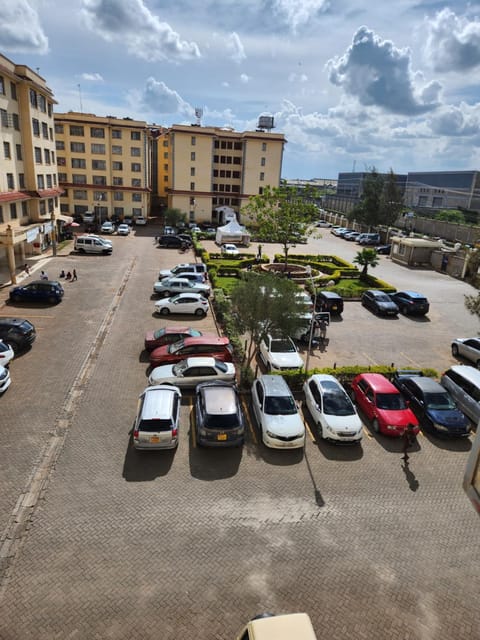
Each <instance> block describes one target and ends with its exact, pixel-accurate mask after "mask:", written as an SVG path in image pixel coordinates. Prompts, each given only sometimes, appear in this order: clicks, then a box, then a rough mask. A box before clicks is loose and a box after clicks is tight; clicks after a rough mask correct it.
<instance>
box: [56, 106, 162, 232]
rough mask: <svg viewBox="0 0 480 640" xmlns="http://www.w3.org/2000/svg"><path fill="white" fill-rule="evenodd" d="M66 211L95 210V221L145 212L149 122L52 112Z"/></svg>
mask: <svg viewBox="0 0 480 640" xmlns="http://www.w3.org/2000/svg"><path fill="white" fill-rule="evenodd" d="M54 118H55V139H56V151H57V165H58V179H59V184H60V186H61V187H63V189H64V193H63V194H62V197H61V199H60V207H61V212H62V214H64V215H69V216H74V215H77V214H79V215H83V214H85V213H86V212H93V213H94V215H95V218H96V221H97V222H98V223H100V222H102V221H105V220H107V219H111V218H114V217H116V218H117V219H119V220H123V219H125V218H133V219H134V218H136V217H137V216H144V217H148V215H149V213H150V192H151V188H150V184H151V136H150V133H149V129H148V127H147V123H146V122H143V121H140V120H132V119H131V118H115V117H113V116H106V117H100V116H96V115H93V114H89V113H77V112H69V113H55V114H54Z"/></svg>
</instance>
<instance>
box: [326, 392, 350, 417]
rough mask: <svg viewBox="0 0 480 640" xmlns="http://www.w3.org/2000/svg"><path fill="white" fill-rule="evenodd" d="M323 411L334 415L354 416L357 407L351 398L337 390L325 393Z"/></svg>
mask: <svg viewBox="0 0 480 640" xmlns="http://www.w3.org/2000/svg"><path fill="white" fill-rule="evenodd" d="M323 413H325V414H327V415H332V416H353V415H354V413H355V409H354V408H353V405H352V403H351V401H350V398H349V397H348V396H347V395H346V394H345V393H343V392H341V391H340V392H338V391H337V392H333V393H325V394H324V395H323Z"/></svg>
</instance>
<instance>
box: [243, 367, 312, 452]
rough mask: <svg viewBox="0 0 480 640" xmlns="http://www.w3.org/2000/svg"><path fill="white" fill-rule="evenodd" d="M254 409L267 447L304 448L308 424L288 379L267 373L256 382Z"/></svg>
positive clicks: (253, 399)
mask: <svg viewBox="0 0 480 640" xmlns="http://www.w3.org/2000/svg"><path fill="white" fill-rule="evenodd" d="M252 409H253V413H254V415H255V419H256V421H257V424H258V426H259V428H260V431H261V434H262V441H263V444H264V445H265V446H266V447H270V448H272V449H300V448H303V447H304V446H305V425H304V423H303V420H302V417H301V415H300V413H299V412H298V407H297V404H296V402H295V398H294V397H293V395H292V392H291V391H290V388H289V386H288V384H287V383H286V381H285V378H283V377H282V376H279V375H266V376H260V377H259V378H257V379H256V380H255V381H254V383H253V385H252Z"/></svg>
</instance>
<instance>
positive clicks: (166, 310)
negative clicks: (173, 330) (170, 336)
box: [160, 307, 170, 316]
mask: <svg viewBox="0 0 480 640" xmlns="http://www.w3.org/2000/svg"><path fill="white" fill-rule="evenodd" d="M169 313H170V310H169V309H167V307H162V309H161V310H160V315H162V316H168V314H169Z"/></svg>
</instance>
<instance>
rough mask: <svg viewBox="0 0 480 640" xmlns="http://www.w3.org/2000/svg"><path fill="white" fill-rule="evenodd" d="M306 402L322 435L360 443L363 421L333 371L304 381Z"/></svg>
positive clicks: (332, 440) (315, 375)
mask: <svg viewBox="0 0 480 640" xmlns="http://www.w3.org/2000/svg"><path fill="white" fill-rule="evenodd" d="M303 392H304V394H305V404H306V405H307V408H308V410H309V412H310V415H311V416H312V418H313V420H314V421H315V424H316V425H317V427H318V430H319V433H320V436H321V437H322V438H324V439H325V440H330V441H331V442H345V443H347V442H352V443H359V442H360V441H361V439H362V428H363V425H362V421H361V420H360V418H359V416H358V413H357V411H356V409H355V407H354V405H353V403H352V401H351V400H350V398H349V397H348V394H347V392H346V391H345V389H344V388H343V387H342V385H341V384H340V382H339V381H338V380H337V379H336V378H335V377H334V376H331V375H328V374H323V373H316V374H314V375H313V376H311V377H310V378H308V380H306V381H305V383H304V385H303Z"/></svg>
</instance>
